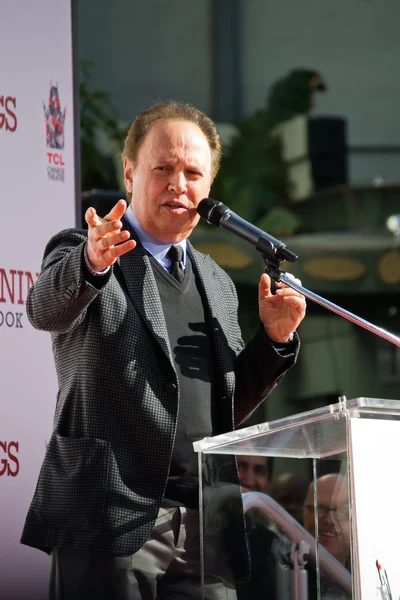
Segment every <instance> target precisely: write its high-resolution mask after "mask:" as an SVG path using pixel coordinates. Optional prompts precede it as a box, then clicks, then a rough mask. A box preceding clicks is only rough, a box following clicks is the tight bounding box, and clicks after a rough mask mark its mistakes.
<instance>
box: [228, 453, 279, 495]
mask: <svg viewBox="0 0 400 600" xmlns="http://www.w3.org/2000/svg"><path fill="white" fill-rule="evenodd" d="M236 458H237V464H238V469H239V482H240V485H241V487H242V490H243V492H249V491H250V492H263V493H264V494H267V493H268V490H269V486H270V483H271V477H272V461H273V459H272V458H271V457H270V456H237V457H236Z"/></svg>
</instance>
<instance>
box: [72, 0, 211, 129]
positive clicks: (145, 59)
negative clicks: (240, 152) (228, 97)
mask: <svg viewBox="0 0 400 600" xmlns="http://www.w3.org/2000/svg"><path fill="white" fill-rule="evenodd" d="M209 8H210V7H209V1H208V0H196V1H195V2H194V1H192V2H187V1H185V0H173V1H172V2H171V1H169V2H167V1H165V0H140V1H139V0H137V1H135V2H133V1H132V0H113V1H112V2H110V0H81V1H80V3H79V45H80V48H79V54H80V56H81V58H83V59H86V60H91V61H93V62H94V63H95V65H96V68H95V71H94V77H93V87H94V88H95V89H105V90H108V91H109V92H110V93H111V98H112V101H113V103H114V105H115V107H116V108H117V109H118V113H119V117H120V119H121V121H132V120H133V118H134V116H135V115H136V114H137V113H138V112H140V111H141V110H142V109H143V108H146V107H147V106H149V104H151V103H152V102H155V101H157V100H160V99H164V100H165V99H169V98H173V99H179V100H184V101H188V102H192V103H194V104H196V105H197V106H198V108H200V109H201V110H204V111H206V112H210V111H211V39H210V35H211V29H210V10H209Z"/></svg>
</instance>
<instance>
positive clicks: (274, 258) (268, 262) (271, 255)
mask: <svg viewBox="0 0 400 600" xmlns="http://www.w3.org/2000/svg"><path fill="white" fill-rule="evenodd" d="M265 241H266V239H265V237H263V244H262V252H261V253H262V256H263V258H264V262H265V272H266V273H267V274H268V275H269V276H270V277H271V279H273V280H274V281H282V282H283V283H285V284H286V285H287V286H289V287H291V288H292V289H293V290H296V292H299V293H300V294H302V295H303V296H305V297H306V298H308V299H309V300H312V301H313V302H316V303H317V304H320V305H321V306H324V307H325V308H327V309H328V310H330V311H332V312H334V313H336V314H337V315H339V316H341V317H343V318H344V319H347V320H348V321H351V322H352V323H355V325H358V326H359V327H363V328H364V329H366V330H367V331H370V332H371V333H375V334H376V335H378V336H379V337H381V338H383V339H385V340H387V341H388V342H391V343H392V344H394V345H395V346H398V347H400V338H399V337H397V336H396V335H393V333H389V332H388V331H385V329H382V328H381V327H377V326H376V325H373V324H372V323H370V322H369V321H366V320H365V319H362V318H361V317H358V316H357V315H355V314H353V313H351V312H350V311H348V310H346V309H344V308H341V307H340V306H338V305H337V304H334V303H333V302H330V300H326V299H325V298H322V296H318V294H315V293H314V292H312V291H311V290H308V289H307V288H305V287H303V286H302V285H300V284H298V283H296V282H295V281H293V279H292V278H291V277H289V276H288V275H287V273H286V272H285V271H283V270H282V269H281V268H280V264H281V263H282V262H283V261H285V260H287V251H286V247H285V246H284V245H283V244H282V245H281V246H274V245H273V244H272V242H270V241H269V240H268V241H269V245H270V248H268V247H267V246H266V244H265ZM257 246H258V243H257V244H256V248H257ZM259 249H260V248H257V250H259ZM294 256H295V255H294ZM296 258H297V257H296ZM296 258H295V259H294V260H296ZM294 260H293V259H292V260H291V262H294Z"/></svg>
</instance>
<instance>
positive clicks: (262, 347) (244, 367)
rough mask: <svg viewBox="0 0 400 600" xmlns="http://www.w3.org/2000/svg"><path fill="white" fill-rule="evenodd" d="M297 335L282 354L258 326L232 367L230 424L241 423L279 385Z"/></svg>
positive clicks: (293, 358)
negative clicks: (233, 369)
mask: <svg viewBox="0 0 400 600" xmlns="http://www.w3.org/2000/svg"><path fill="white" fill-rule="evenodd" d="M299 349H300V340H299V336H298V334H297V333H295V334H294V338H293V341H292V342H291V343H290V344H289V345H288V347H287V350H286V351H281V350H279V349H277V348H276V346H275V345H274V344H273V342H271V340H270V339H269V338H268V336H267V334H266V333H265V331H264V328H263V326H262V324H261V323H260V325H259V327H258V329H257V331H256V333H255V335H254V336H253V338H252V339H251V340H250V341H249V343H248V344H247V345H246V347H245V348H244V349H243V350H242V351H241V352H240V353H239V354H238V356H237V358H236V363H235V393H234V422H235V427H237V426H238V425H240V424H241V423H243V421H245V420H246V419H247V418H248V417H249V416H250V415H251V414H252V413H253V412H254V411H255V410H256V408H257V407H258V406H259V405H260V404H261V402H262V401H263V400H265V398H266V397H267V396H268V395H269V394H270V393H271V392H272V391H273V390H274V388H275V387H276V386H277V385H278V383H280V382H281V381H282V379H283V377H284V375H285V373H286V372H287V371H288V370H289V369H290V367H292V366H293V365H294V364H295V362H296V359H297V355H298V353H299Z"/></svg>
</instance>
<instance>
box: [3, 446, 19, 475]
mask: <svg viewBox="0 0 400 600" xmlns="http://www.w3.org/2000/svg"><path fill="white" fill-rule="evenodd" d="M18 450H19V444H18V442H0V477H2V476H3V475H7V476H8V477H10V476H11V477H16V476H17V475H18V473H19V460H18V457H17V454H18Z"/></svg>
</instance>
